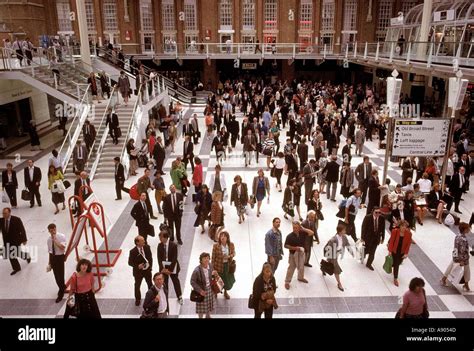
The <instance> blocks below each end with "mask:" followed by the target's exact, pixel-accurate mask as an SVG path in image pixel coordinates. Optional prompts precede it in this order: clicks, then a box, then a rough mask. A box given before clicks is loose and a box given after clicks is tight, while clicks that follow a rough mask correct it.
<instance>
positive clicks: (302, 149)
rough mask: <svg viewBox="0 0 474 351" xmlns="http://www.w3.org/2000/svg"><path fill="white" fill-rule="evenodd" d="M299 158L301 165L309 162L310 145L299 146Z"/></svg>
mask: <svg viewBox="0 0 474 351" xmlns="http://www.w3.org/2000/svg"><path fill="white" fill-rule="evenodd" d="M296 152H297V154H298V157H299V158H300V162H301V163H306V162H307V161H308V145H307V144H299V145H298V148H297V150H296Z"/></svg>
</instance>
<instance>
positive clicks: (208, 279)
mask: <svg viewBox="0 0 474 351" xmlns="http://www.w3.org/2000/svg"><path fill="white" fill-rule="evenodd" d="M201 268H202V270H203V272H204V280H205V281H206V287H207V288H208V287H210V286H211V280H210V278H209V269H207V268H203V267H201Z"/></svg>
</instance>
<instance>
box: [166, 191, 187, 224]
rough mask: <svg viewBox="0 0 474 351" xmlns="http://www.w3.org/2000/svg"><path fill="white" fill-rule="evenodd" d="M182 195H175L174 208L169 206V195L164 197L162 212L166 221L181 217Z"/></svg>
mask: <svg viewBox="0 0 474 351" xmlns="http://www.w3.org/2000/svg"><path fill="white" fill-rule="evenodd" d="M182 207H183V195H182V194H180V193H176V204H175V207H174V212H173V206H172V205H171V194H168V195H166V196H165V198H164V200H163V212H164V215H165V218H166V219H172V220H174V219H178V218H180V217H181V216H182V215H183V209H182Z"/></svg>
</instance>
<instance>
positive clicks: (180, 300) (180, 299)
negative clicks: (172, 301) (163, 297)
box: [178, 296, 184, 305]
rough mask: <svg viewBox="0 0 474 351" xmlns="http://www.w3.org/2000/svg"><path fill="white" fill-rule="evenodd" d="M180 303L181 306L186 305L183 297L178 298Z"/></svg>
mask: <svg viewBox="0 0 474 351" xmlns="http://www.w3.org/2000/svg"><path fill="white" fill-rule="evenodd" d="M178 303H179V304H180V305H183V304H184V301H183V298H182V297H181V296H180V297H178Z"/></svg>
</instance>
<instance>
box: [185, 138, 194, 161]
mask: <svg viewBox="0 0 474 351" xmlns="http://www.w3.org/2000/svg"><path fill="white" fill-rule="evenodd" d="M185 145H186V142H183V159H186V158H188V157H187V156H189V159H191V158H193V157H194V145H193V143H192V141H189V142H188V148H187V149H185V148H184V147H185Z"/></svg>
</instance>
